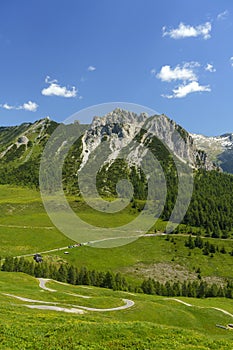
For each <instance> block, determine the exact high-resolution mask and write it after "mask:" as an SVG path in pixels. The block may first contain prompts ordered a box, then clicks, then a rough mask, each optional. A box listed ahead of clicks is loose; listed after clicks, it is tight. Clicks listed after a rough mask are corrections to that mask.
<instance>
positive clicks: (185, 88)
mask: <svg viewBox="0 0 233 350" xmlns="http://www.w3.org/2000/svg"><path fill="white" fill-rule="evenodd" d="M202 91H207V92H209V91H211V89H210V87H209V85H206V86H204V85H200V84H199V82H198V81H191V82H190V83H188V84H182V85H180V86H178V87H177V88H176V89H173V90H172V92H173V94H172V95H162V96H163V97H166V98H183V97H186V96H187V95H188V94H191V93H193V92H202Z"/></svg>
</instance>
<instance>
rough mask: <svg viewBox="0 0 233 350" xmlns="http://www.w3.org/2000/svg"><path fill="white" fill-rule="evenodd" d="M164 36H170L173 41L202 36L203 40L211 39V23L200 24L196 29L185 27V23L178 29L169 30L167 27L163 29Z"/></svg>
mask: <svg viewBox="0 0 233 350" xmlns="http://www.w3.org/2000/svg"><path fill="white" fill-rule="evenodd" d="M162 32H163V36H169V37H170V38H172V39H182V38H191V37H197V36H202V37H203V39H205V40H206V39H209V38H210V32H211V23H210V22H206V23H204V24H200V25H198V26H196V27H193V26H190V25H185V24H184V23H182V22H181V23H180V24H179V26H178V28H176V29H170V30H167V28H166V27H163V28H162Z"/></svg>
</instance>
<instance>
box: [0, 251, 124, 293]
mask: <svg viewBox="0 0 233 350" xmlns="http://www.w3.org/2000/svg"><path fill="white" fill-rule="evenodd" d="M1 270H2V271H7V272H24V273H27V274H29V275H31V276H35V277H43V278H51V279H54V280H57V281H60V282H65V283H70V284H74V285H91V286H96V287H103V288H109V289H113V290H124V291H127V290H129V289H130V286H129V284H128V283H127V281H126V279H125V277H124V276H122V275H121V274H120V273H116V274H114V273H112V272H109V271H108V272H99V271H96V270H88V269H87V268H86V267H81V268H80V269H78V268H77V267H74V266H73V265H69V264H59V265H58V264H54V263H47V262H42V263H35V262H34V261H29V260H27V259H25V258H23V257H21V258H13V257H6V259H5V260H4V262H3V264H2V267H1Z"/></svg>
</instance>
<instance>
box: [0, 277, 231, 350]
mask: <svg viewBox="0 0 233 350" xmlns="http://www.w3.org/2000/svg"><path fill="white" fill-rule="evenodd" d="M48 287H50V288H52V289H56V290H57V292H55V293H51V292H48V291H41V289H40V288H39V286H38V281H37V280H36V279H35V278H33V277H30V276H27V275H24V274H21V273H6V272H1V273H0V290H1V292H0V312H1V319H0V324H1V327H0V348H1V349H4V350H5V349H20V350H21V349H38V350H39V349H42V348H47V349H54V350H55V349H93V350H95V349H107V348H110V349H164V350H166V349H169V350H170V349H178V350H180V349H203V350H207V349H231V344H232V341H233V332H231V331H226V330H222V329H219V328H216V326H215V325H216V324H222V325H227V324H228V323H230V322H232V318H231V317H229V316H227V315H224V314H223V313H222V312H220V311H216V310H213V309H210V308H209V307H210V306H211V305H212V300H210V299H205V300H197V299H196V300H195V299H192V300H191V303H193V304H194V303H196V305H197V306H196V307H188V306H185V305H183V304H180V303H178V302H176V301H173V300H172V299H170V300H168V299H167V298H164V297H157V296H147V295H141V294H133V295H131V294H130V295H129V294H128V293H125V292H113V291H110V290H107V289H101V288H95V287H91V288H84V287H82V286H69V285H64V284H58V283H56V282H52V281H51V282H49V283H48ZM67 292H68V293H76V294H81V295H86V296H87V295H88V296H90V297H91V298H90V299H82V298H78V297H75V298H74V297H73V296H71V295H68V294H66V293H67ZM2 293H10V294H14V295H17V296H23V297H27V298H31V299H37V300H42V301H50V302H58V303H59V305H64V306H67V305H68V304H76V305H85V306H89V307H114V306H119V305H121V304H122V301H121V298H128V299H131V300H133V301H134V302H135V305H134V306H133V307H132V308H130V309H127V310H122V311H114V312H102V313H98V312H85V313H84V314H83V315H81V314H67V313H61V312H55V311H46V310H35V309H28V308H26V307H25V306H24V304H28V302H25V301H19V300H17V299H13V298H11V297H6V296H4V295H3V294H2ZM182 299H183V300H185V301H188V302H190V299H187V298H182ZM214 301H215V307H222V306H223V305H222V304H223V303H224V308H225V309H226V310H230V309H231V307H232V302H231V301H230V300H226V299H223V300H220V299H214ZM200 306H201V308H200Z"/></svg>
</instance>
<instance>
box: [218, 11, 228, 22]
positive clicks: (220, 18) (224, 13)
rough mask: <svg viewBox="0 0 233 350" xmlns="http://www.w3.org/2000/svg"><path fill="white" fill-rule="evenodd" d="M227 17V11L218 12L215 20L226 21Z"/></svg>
mask: <svg viewBox="0 0 233 350" xmlns="http://www.w3.org/2000/svg"><path fill="white" fill-rule="evenodd" d="M228 15H229V11H228V10H225V11H223V12H220V13H219V14H218V15H217V20H223V19H226V18H227V16H228Z"/></svg>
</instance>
